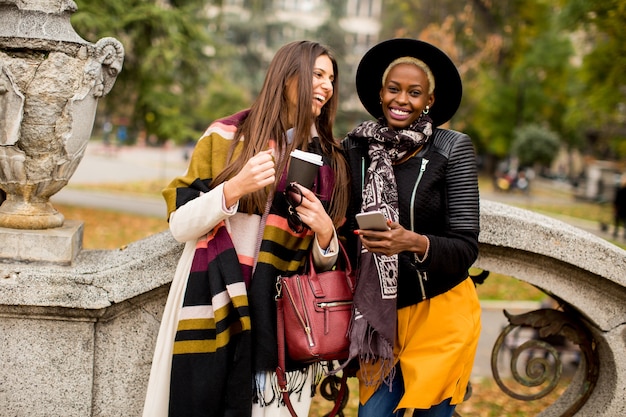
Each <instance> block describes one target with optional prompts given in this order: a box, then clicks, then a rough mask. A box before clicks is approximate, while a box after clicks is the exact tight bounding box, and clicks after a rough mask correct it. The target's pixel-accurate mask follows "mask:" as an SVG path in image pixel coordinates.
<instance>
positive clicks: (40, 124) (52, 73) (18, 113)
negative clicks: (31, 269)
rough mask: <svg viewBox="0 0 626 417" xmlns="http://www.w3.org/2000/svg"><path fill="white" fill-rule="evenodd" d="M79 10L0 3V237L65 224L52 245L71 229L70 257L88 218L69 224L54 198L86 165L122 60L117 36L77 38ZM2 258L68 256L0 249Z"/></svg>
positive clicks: (37, 1) (55, 4) (12, 0)
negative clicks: (100, 110)
mask: <svg viewBox="0 0 626 417" xmlns="http://www.w3.org/2000/svg"><path fill="white" fill-rule="evenodd" d="M75 11H76V4H75V3H74V2H73V1H71V0H30V1H29V0H3V1H0V202H1V203H2V204H1V205H0V236H1V235H4V236H5V237H6V236H7V235H6V233H12V234H13V235H14V232H7V231H6V230H3V229H1V228H5V229H21V230H24V229H27V230H40V231H42V232H41V233H40V234H41V236H42V237H35V240H41V239H44V240H46V239H47V236H48V234H49V233H48V232H47V230H48V229H53V228H63V226H66V227H65V230H64V231H60V233H56V236H55V238H54V239H52V241H54V245H56V246H57V248H51V249H54V250H52V252H55V251H56V250H58V245H59V240H58V236H59V235H66V236H67V238H66V239H64V242H63V245H64V246H65V247H66V248H68V249H69V250H70V252H72V255H71V257H70V258H71V259H73V257H74V256H75V254H76V252H77V251H78V250H80V247H78V248H77V249H76V248H75V247H74V246H75V245H74V244H75V242H76V237H77V236H78V237H80V236H82V224H81V225H64V218H63V215H62V214H61V213H59V212H58V211H57V210H56V209H55V208H54V207H53V206H52V204H51V203H50V202H49V198H50V196H52V195H54V194H56V193H57V192H58V191H59V190H60V189H61V188H63V187H64V186H65V185H67V183H68V181H69V179H70V177H71V176H72V174H73V173H74V171H75V170H76V167H77V166H78V164H79V163H80V161H81V159H82V157H83V154H84V152H85V147H86V146H87V143H88V141H89V137H90V136H91V130H92V127H93V121H94V118H95V113H96V106H97V102H98V99H99V98H100V97H102V96H104V95H106V94H107V93H108V92H109V91H110V90H111V88H112V87H113V84H114V83H115V79H116V77H117V75H118V73H119V72H120V71H121V69H122V64H123V59H124V48H123V47H122V44H121V43H120V42H119V41H117V40H116V39H113V38H103V39H100V40H99V41H97V42H96V43H95V44H91V43H89V42H87V41H86V40H84V39H82V38H81V37H80V36H78V34H76V32H75V31H74V29H73V28H72V26H71V23H70V16H71V14H72V13H73V12H75ZM57 232H59V231H57ZM81 245H82V239H81V242H80V244H79V246H81ZM0 246H3V245H0ZM37 249H41V248H37ZM44 250H45V249H44ZM65 252H67V251H65ZM0 259H18V260H42V261H52V262H60V263H66V262H67V257H61V258H54V257H53V258H52V259H47V258H43V259H39V258H38V255H37V254H32V253H20V254H19V256H18V258H16V257H15V251H13V252H11V253H5V252H3V251H2V250H1V249H0ZM71 259H70V262H71Z"/></svg>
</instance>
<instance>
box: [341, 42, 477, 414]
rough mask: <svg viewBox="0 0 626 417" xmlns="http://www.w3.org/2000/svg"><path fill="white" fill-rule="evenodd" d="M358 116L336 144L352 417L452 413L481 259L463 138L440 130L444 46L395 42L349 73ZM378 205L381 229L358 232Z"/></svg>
mask: <svg viewBox="0 0 626 417" xmlns="http://www.w3.org/2000/svg"><path fill="white" fill-rule="evenodd" d="M356 84H357V91H358V94H359V98H360V99H361V102H362V103H363V105H364V106H365V108H366V109H367V111H368V112H369V113H370V114H371V115H372V116H374V118H376V121H366V122H364V123H362V124H360V125H359V126H358V127H357V128H355V129H354V130H353V131H352V132H350V133H349V134H348V136H347V137H346V139H344V141H343V145H344V149H345V150H346V153H347V156H348V160H349V164H350V167H351V171H352V202H351V206H352V208H351V211H350V212H349V214H348V219H347V222H346V225H345V227H344V231H345V229H348V231H349V232H351V233H345V235H347V239H348V241H349V242H348V244H349V246H350V247H351V248H353V251H352V252H353V253H354V254H355V257H356V258H358V259H355V262H356V264H357V265H358V267H359V268H358V270H359V275H358V284H357V290H356V294H355V300H354V301H355V307H356V308H355V315H354V321H353V326H352V331H351V335H350V336H351V357H353V358H354V357H358V358H359V363H360V369H359V372H358V377H359V381H360V390H359V391H360V392H359V394H360V403H361V405H360V408H359V417H374V416H375V417H386V416H401V415H411V414H404V413H405V410H411V409H414V410H415V411H414V413H413V414H412V415H413V416H419V417H423V416H428V417H434V416H437V417H440V416H451V415H452V414H453V412H454V407H455V405H456V404H458V403H460V402H461V401H463V398H464V395H465V392H466V388H467V384H468V380H469V377H470V374H471V369H472V366H473V361H474V356H475V352H476V347H477V344H478V338H479V336H480V304H479V301H478V297H477V295H476V291H475V287H474V284H473V282H472V280H471V279H470V278H469V277H468V275H469V274H468V269H469V267H470V266H471V265H472V264H473V263H474V261H475V260H476V257H477V255H478V233H479V195H478V181H477V172H476V160H475V154H474V148H473V146H472V142H471V140H470V138H469V137H468V136H467V135H465V134H463V133H459V132H455V131H452V130H446V129H441V128H439V127H438V126H439V125H441V124H443V123H445V122H447V121H448V120H449V119H450V118H451V117H452V116H453V115H454V113H455V112H456V110H457V109H458V107H459V104H460V101H461V95H462V86H461V79H460V76H459V73H458V71H457V69H456V67H455V66H454V64H453V63H452V61H451V60H450V59H449V58H448V56H446V54H444V53H443V52H442V51H441V50H439V49H438V48H436V47H434V46H433V45H430V44H428V43H425V42H422V41H418V40H414V39H392V40H389V41H385V42H382V43H380V44H378V45H376V46H374V47H373V48H372V49H371V50H370V51H368V52H367V53H366V54H365V56H364V57H363V59H362V60H361V63H360V64H359V68H358V70H357V75H356ZM369 211H381V212H382V213H383V214H384V215H385V217H386V218H387V225H388V230H383V231H376V230H368V229H362V228H359V226H358V223H357V220H356V219H355V215H356V214H357V213H359V212H369Z"/></svg>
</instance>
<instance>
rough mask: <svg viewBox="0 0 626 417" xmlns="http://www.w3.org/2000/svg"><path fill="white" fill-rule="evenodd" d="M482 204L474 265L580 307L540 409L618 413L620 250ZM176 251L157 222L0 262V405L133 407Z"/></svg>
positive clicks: (23, 411) (57, 411) (56, 410)
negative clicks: (576, 353)
mask: <svg viewBox="0 0 626 417" xmlns="http://www.w3.org/2000/svg"><path fill="white" fill-rule="evenodd" d="M481 204H482V209H481V222H482V223H481V227H482V232H481V237H480V241H481V251H480V256H479V259H478V260H477V262H476V265H475V266H476V267H477V268H481V269H484V270H488V271H492V272H499V273H503V274H506V275H510V276H513V277H516V278H518V279H520V280H522V281H525V282H528V283H530V284H532V285H534V286H537V287H539V288H541V289H542V290H544V291H546V292H548V293H550V294H551V295H553V296H555V297H558V298H559V299H560V300H562V301H563V302H564V303H566V304H567V305H568V306H570V307H571V310H572V311H573V312H576V313H577V314H576V315H575V322H574V324H571V323H570V322H563V323H565V324H564V325H563V326H561V327H564V328H567V329H572V328H573V329H575V330H574V331H573V334H574V337H573V339H576V341H578V342H580V343H581V344H582V345H583V346H582V347H581V351H582V352H583V353H584V355H583V357H584V358H588V359H587V360H588V361H590V363H583V364H581V366H579V367H578V369H579V370H578V371H577V374H576V376H575V377H574V378H573V379H572V382H571V384H570V386H569V388H567V390H566V391H565V392H564V393H563V394H562V395H561V397H560V398H559V399H558V401H557V402H556V403H555V404H553V405H552V406H550V407H549V408H547V409H546V410H544V411H543V412H542V414H541V415H542V416H561V415H563V416H565V415H576V416H591V415H593V416H611V417H612V416H622V415H626V404H625V403H624V392H626V357H625V355H624V351H625V348H626V346H625V344H626V330H625V329H626V326H625V323H624V322H625V321H626V252H625V251H623V250H621V249H620V248H618V247H616V246H614V245H611V244H609V243H607V242H605V241H603V240H601V239H599V238H597V237H595V236H592V235H590V234H588V233H586V232H583V231H581V230H578V229H576V228H573V227H570V226H568V225H566V224H564V223H562V222H559V221H556V220H553V219H550V218H547V217H545V216H541V215H538V214H534V213H532V212H528V211H524V210H519V209H515V208H512V207H509V206H505V205H502V204H498V203H493V202H490V201H482V202H481ZM181 251H182V245H180V244H179V243H177V242H175V241H174V240H173V239H172V237H171V236H170V234H169V232H163V233H160V234H158V235H154V236H152V237H150V238H147V239H144V240H142V241H139V242H135V243H133V244H131V245H129V246H128V247H126V248H124V249H120V250H114V251H83V252H82V253H80V254H79V255H78V257H77V258H76V260H75V262H74V263H73V264H72V265H71V266H63V265H53V266H50V265H36V264H32V263H28V264H27V263H10V262H4V263H0V364H2V366H1V368H0V404H1V409H2V410H3V411H2V413H0V414H2V415H7V416H9V415H10V416H22V415H28V416H30V417H39V416H41V417H43V416H46V417H49V416H61V415H62V416H64V417H73V416H76V417H85V416H94V417H95V416H98V417H104V416H116V415H124V416H140V415H141V410H142V406H143V398H144V395H145V389H146V384H147V380H148V375H149V371H150V363H151V360H152V353H153V349H154V344H155V341H156V335H157V332H158V328H159V321H160V317H161V313H162V310H163V307H164V304H165V300H166V297H167V293H168V289H169V283H170V280H171V278H172V277H173V275H174V270H175V268H176V264H177V261H178V258H179V256H180V254H181ZM485 285H488V284H485ZM553 311H555V310H553ZM541 317H542V318H543V319H544V320H547V321H548V324H550V322H551V321H553V317H552V316H551V315H542V316H541ZM546 317H547V319H546ZM568 317H569V316H568ZM557 318H558V317H557ZM524 320H525V319H524V318H521V319H519V318H518V319H517V322H520V323H522V324H524V323H526V324H528V323H530V325H531V326H544V327H545V326H546V323H543V324H542V323H541V320H537V319H532V318H531V319H529V320H526V321H524ZM514 321H515V319H514ZM559 323H561V322H559ZM572 326H573V327H572ZM557 331H558V330H557ZM580 332H582V333H583V336H584V337H582V338H577V337H576V335H580V334H581V333H580ZM565 333H568V335H570V336H571V334H572V331H568V332H565ZM585 338H586V339H585ZM581 340H582V341H581Z"/></svg>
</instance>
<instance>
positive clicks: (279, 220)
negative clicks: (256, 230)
mask: <svg viewBox="0 0 626 417" xmlns="http://www.w3.org/2000/svg"><path fill="white" fill-rule="evenodd" d="M313 236H314V235H313V232H311V231H310V230H308V229H305V231H304V232H302V233H299V234H296V233H294V232H293V231H292V230H291V229H290V228H289V226H288V225H287V220H286V219H285V218H284V217H281V216H277V215H275V214H270V215H269V216H267V223H266V224H265V232H264V233H263V239H269V240H271V241H272V242H274V243H277V244H279V245H281V246H283V247H285V248H292V249H293V250H295V251H303V252H306V251H307V250H308V248H309V246H310V244H311V240H312V239H313ZM258 262H259V263H266V264H270V265H273V266H274V267H275V268H276V269H279V270H281V271H297V270H298V269H300V266H301V262H300V261H295V260H293V259H282V258H280V257H278V256H277V255H276V254H274V253H272V252H266V251H261V252H260V253H259V257H258Z"/></svg>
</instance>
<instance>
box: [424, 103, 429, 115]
mask: <svg viewBox="0 0 626 417" xmlns="http://www.w3.org/2000/svg"><path fill="white" fill-rule="evenodd" d="M429 112H430V106H428V105H426V108H425V109H424V110H422V114H428V113H429Z"/></svg>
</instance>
